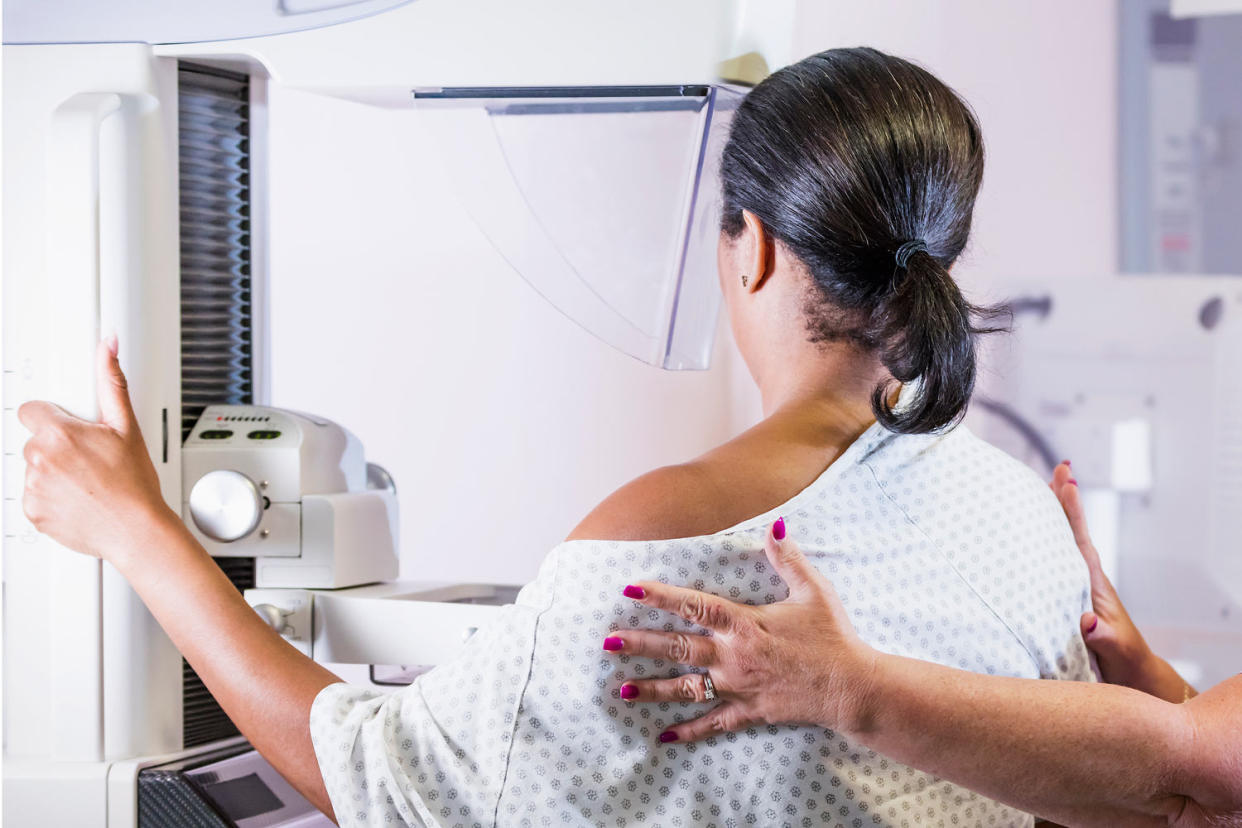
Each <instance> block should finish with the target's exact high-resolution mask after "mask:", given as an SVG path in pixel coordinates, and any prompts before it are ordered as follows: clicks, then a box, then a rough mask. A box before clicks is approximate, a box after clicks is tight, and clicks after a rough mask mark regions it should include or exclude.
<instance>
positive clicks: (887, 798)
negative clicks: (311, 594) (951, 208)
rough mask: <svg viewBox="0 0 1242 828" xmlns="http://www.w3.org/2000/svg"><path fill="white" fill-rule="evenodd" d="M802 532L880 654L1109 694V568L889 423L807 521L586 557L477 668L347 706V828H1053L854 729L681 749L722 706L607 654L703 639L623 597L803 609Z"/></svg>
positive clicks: (481, 637)
mask: <svg viewBox="0 0 1242 828" xmlns="http://www.w3.org/2000/svg"><path fill="white" fill-rule="evenodd" d="M778 515H784V516H785V519H786V523H787V526H788V531H789V534H790V536H791V537H793V538H794V539H795V540H797V541H798V543H799V544H800V545H801V546H802V548H803V550H804V551H805V552H806V553H807V555H809V556H810V558H811V560H812V561H814V563H815V564H816V566H818V567H819V569H820V570H821V571H822V572H823V573H824V574H825V575H826V576H827V577H828V578H829V579H830V580H831V581H832V583H833V584H834V585H835V586H836V589H837V590H838V592H839V593H840V596H841V600H842V601H843V602H844V604H845V606H846V608H847V609H848V611H849V614H850V618H851V620H852V621H853V623H854V625H855V627H856V628H857V630H858V633H859V634H860V635H861V636H862V638H863V639H864V640H866V641H867V642H869V643H870V644H871V645H872V646H874V647H875V648H877V649H879V650H882V651H885V652H889V653H897V654H901V655H906V656H913V657H915V658H920V659H925V660H929V661H934V662H938V663H940V664H944V665H948V666H950V667H958V668H962V669H965V670H973V671H976V672H981V673H989V674H994V675H1004V676H1021V677H1026V678H1037V677H1038V678H1045V679H1064V680H1075V681H1092V680H1094V675H1093V671H1092V666H1091V664H1090V659H1089V656H1088V654H1087V651H1086V649H1085V646H1084V644H1083V641H1082V638H1081V636H1080V634H1079V626H1078V619H1079V616H1080V615H1081V613H1082V612H1084V611H1085V610H1087V609H1089V608H1090V594H1089V585H1088V576H1087V571H1086V567H1085V565H1084V563H1083V561H1082V559H1081V557H1080V556H1079V554H1078V552H1077V550H1076V548H1075V546H1074V542H1073V538H1072V536H1071V533H1070V531H1069V527H1068V525H1067V523H1066V520H1065V517H1064V516H1063V514H1062V512H1061V509H1060V506H1059V505H1058V504H1057V502H1056V500H1055V498H1054V497H1053V496H1052V494H1051V493H1050V492H1049V490H1048V487H1047V486H1046V485H1045V484H1044V483H1043V481H1041V480H1039V479H1038V478H1037V477H1036V475H1035V474H1034V473H1032V472H1031V471H1030V470H1029V469H1027V468H1026V467H1024V466H1022V465H1021V464H1019V463H1018V462H1016V461H1015V460H1013V459H1012V458H1010V457H1008V456H1006V455H1004V454H1003V453H1001V452H1000V451H998V450H997V449H995V448H993V447H991V446H989V445H988V444H986V443H984V442H982V441H981V440H979V439H977V438H976V437H974V436H973V435H972V434H971V433H970V432H969V431H968V430H967V429H966V428H965V427H958V428H957V429H955V430H953V431H951V432H949V433H947V434H941V435H917V436H912V435H896V434H892V433H890V432H887V431H885V430H883V429H882V428H880V427H879V426H878V425H877V426H873V427H872V428H871V429H869V430H868V431H866V432H865V433H864V434H863V435H862V436H861V437H860V438H859V439H858V440H857V441H856V442H855V443H854V444H853V445H851V446H850V448H849V449H848V450H847V451H846V452H845V453H844V454H843V455H842V456H841V457H840V458H839V459H838V460H837V461H836V462H835V463H833V464H832V466H831V467H829V468H828V469H827V470H826V471H825V472H824V473H823V474H822V475H821V476H820V477H819V478H818V479H817V480H816V481H815V482H814V483H813V484H811V485H810V486H809V487H808V488H806V489H805V490H804V491H802V492H801V493H799V494H798V495H796V496H795V497H793V498H792V499H791V500H790V501H788V502H787V503H785V504H784V505H782V506H780V507H779V508H777V509H774V510H773V511H772V512H770V513H768V514H764V515H760V516H758V517H755V518H754V519H752V520H749V521H746V522H744V523H742V524H739V525H738V526H736V527H733V528H732V529H729V530H727V531H722V532H719V533H717V534H714V535H709V536H704V537H696V538H685V539H678V540H663V541H650V542H617V541H589V540H579V541H569V542H566V543H562V544H561V545H559V546H557V547H556V548H555V549H553V550H552V552H551V553H550V554H549V555H548V557H547V559H546V560H545V561H544V563H543V565H542V567H541V569H540V571H539V575H538V577H537V578H536V579H535V580H534V581H533V582H532V583H531V584H529V585H528V586H526V587H525V588H524V589H523V590H522V591H521V593H520V595H519V596H518V598H517V602H516V603H515V604H514V605H512V606H509V607H506V608H504V609H503V610H502V611H501V612H500V614H499V616H498V620H496V621H495V622H494V623H492V624H491V625H489V626H487V627H485V628H483V629H481V630H480V631H479V632H478V633H476V634H475V636H474V637H473V638H472V639H471V640H470V642H469V643H468V644H467V645H466V647H465V648H464V651H463V652H462V653H461V655H460V656H459V657H458V658H456V659H455V660H453V661H452V662H449V663H446V664H443V665H441V666H439V667H437V668H436V669H434V670H432V671H430V672H429V673H427V674H424V675H423V676H420V677H419V678H418V680H417V681H415V682H414V683H413V684H412V685H411V686H409V687H408V688H403V689H401V690H399V691H397V692H395V693H392V694H391V695H388V694H384V693H381V692H379V691H376V690H373V689H366V688H357V687H350V686H348V685H345V684H334V685H331V686H329V687H326V688H324V690H323V691H322V692H321V693H320V694H319V696H318V697H317V698H316V699H315V702H314V705H313V707H312V710H311V720H310V728H311V735H312V739H313V741H314V745H315V751H316V755H317V757H318V759H319V766H320V769H321V771H322V773H323V776H324V781H325V784H326V787H327V791H328V794H329V796H330V797H331V800H332V804H333V807H334V808H335V811H336V815H337V818H338V819H339V821H340V824H341V825H342V826H361V825H401V824H409V825H435V826H494V825H496V826H525V825H532V826H541V825H607V826H614V825H616V826H639V825H661V826H665V825H667V826H701V825H721V826H744V825H759V826H776V825H790V826H812V825H815V826H818V825H841V826H851V828H860V827H861V826H864V825H866V826H872V825H891V826H951V825H953V826H974V825H984V826H991V825H995V826H1001V825H1004V826H1010V825H1030V824H1031V822H1032V820H1031V817H1029V816H1027V815H1025V814H1022V813H1020V812H1018V811H1015V810H1013V809H1011V808H1008V807H1005V806H1002V805H999V804H997V803H995V802H992V801H990V800H988V799H986V798H984V797H982V796H979V795H977V794H974V793H972V792H970V791H967V790H965V789H963V788H960V787H957V786H955V785H952V784H949V783H947V782H944V781H942V780H939V779H937V778H936V777H934V776H931V775H929V774H926V773H922V772H919V771H916V770H913V769H911V768H908V767H906V766H904V765H901V764H898V763H897V762H894V761H891V760H889V759H887V758H885V757H883V756H881V755H879V754H877V753H875V752H874V751H871V750H868V749H867V748H865V747H863V746H861V745H859V744H858V743H856V742H855V741H853V740H852V739H851V738H849V737H847V736H845V735H842V734H839V733H834V732H833V731H831V730H824V729H822V728H817V727H810V726H761V727H752V728H750V729H748V730H745V731H742V732H738V733H731V734H727V735H723V736H718V737H714V738H710V739H707V740H705V741H703V742H699V743H694V744H680V743H672V744H661V743H659V742H658V741H657V736H658V735H659V734H660V732H661V731H663V730H664V729H665V728H667V727H668V726H669V725H670V724H673V723H674V722H678V721H682V720H684V719H688V718H692V717H694V716H696V715H698V714H700V713H702V712H703V711H704V710H706V709H708V708H709V707H710V705H701V704H690V703H667V704H632V703H628V702H625V701H622V700H621V699H620V697H619V695H618V690H619V688H620V686H621V683H622V680H623V679H626V678H644V677H653V676H669V675H674V674H676V673H678V672H679V670H680V668H679V667H678V666H677V665H674V664H671V663H667V662H664V661H660V660H654V659H646V658H638V657H633V656H626V655H617V654H611V653H606V652H603V651H602V650H601V642H602V641H603V639H604V637H605V636H607V635H609V634H611V633H613V632H614V631H616V630H619V629H625V628H649V629H664V630H695V631H698V632H702V630H698V629H697V628H694V627H692V626H691V625H689V624H688V623H685V622H683V621H681V620H680V619H677V618H673V617H670V616H669V615H667V614H664V613H660V612H656V611H653V610H650V609H648V608H646V607H643V606H642V605H640V604H638V603H636V602H634V601H630V600H628V599H626V598H624V597H623V596H622V595H621V589H622V587H623V586H624V585H625V584H628V583H632V582H634V581H638V580H645V579H651V580H660V581H664V582H667V583H670V584H677V585H684V586H690V587H694V588H696V589H702V590H707V591H708V592H712V593H715V594H717V595H721V596H724V597H726V598H729V599H731V600H734V601H742V602H746V603H751V604H760V603H770V602H773V601H779V600H781V599H783V598H785V597H786V596H787V594H788V589H787V587H786V586H785V584H784V583H783V582H782V581H781V580H780V578H779V577H777V576H776V574H775V573H774V572H773V570H772V568H771V567H770V566H769V565H768V563H767V560H766V558H765V555H764V551H763V544H764V539H765V536H766V532H767V528H768V526H769V524H770V523H771V521H772V520H774V519H775V518H776V517H777V516H778ZM416 634H418V633H417V632H416V631H411V635H416Z"/></svg>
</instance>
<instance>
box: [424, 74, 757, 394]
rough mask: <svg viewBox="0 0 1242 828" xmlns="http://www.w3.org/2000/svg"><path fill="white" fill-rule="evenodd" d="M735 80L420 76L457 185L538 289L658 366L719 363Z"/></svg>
mask: <svg viewBox="0 0 1242 828" xmlns="http://www.w3.org/2000/svg"><path fill="white" fill-rule="evenodd" d="M741 99H742V92H741V90H739V89H736V88H733V87H727V86H703V85H700V86H658V87H656V86H641V87H614V86H608V87H522V88H517V87H513V88H473V87H472V88H456V89H450V88H443V89H427V90H421V89H420V90H416V91H415V92H414V100H415V105H416V107H417V108H418V109H419V110H420V122H422V123H423V124H425V125H426V126H427V127H428V128H430V129H432V130H433V131H434V133H435V136H436V138H437V143H438V144H439V145H440V148H441V151H442V153H443V157H444V160H445V161H446V162H447V164H448V167H449V171H450V175H451V176H452V179H453V183H454V185H455V187H456V189H457V192H458V194H459V196H460V197H461V199H462V201H463V202H464V206H465V208H466V210H467V212H468V213H469V214H470V216H471V217H472V219H473V220H474V222H475V223H476V224H477V225H478V227H479V229H480V230H481V231H482V232H483V234H484V235H485V236H486V237H487V239H488V240H489V241H490V242H491V244H492V245H493V246H494V247H495V248H496V250H497V251H498V252H499V253H500V255H501V256H503V257H504V259H505V260H506V261H508V262H509V264H510V265H511V266H512V267H513V268H514V270H516V271H517V272H518V274H519V275H521V276H522V278H523V279H525V280H526V281H527V282H528V283H529V284H530V286H531V287H533V288H534V289H535V290H536V291H537V292H538V293H539V294H540V295H541V296H543V297H544V298H545V299H547V300H548V301H549V302H551V303H552V304H553V305H554V306H555V307H556V308H557V309H558V310H560V311H561V312H562V313H563V314H565V315H566V316H568V317H569V318H570V319H572V320H573V321H575V322H577V323H578V324H579V325H581V326H582V327H583V328H585V329H586V330H587V331H589V332H590V333H592V334H594V335H595V336H597V337H599V338H600V339H602V340H603V341H604V342H607V343H608V344H609V345H612V346H613V347H615V348H617V349H619V350H621V351H622V352H624V353H626V354H629V355H630V356H632V357H635V358H636V359H640V360H642V361H643V362H646V363H649V364H651V365H655V366H658V367H662V368H669V369H691V368H699V369H701V368H707V367H708V365H709V364H710V361H711V351H712V343H713V339H714V337H715V332H716V318H717V315H718V312H719V309H720V288H719V284H718V282H717V277H716V245H717V241H718V238H719V234H720V186H719V163H720V154H721V150H722V149H723V148H724V144H725V142H726V140H727V139H728V129H729V123H730V122H731V120H732V115H733V112H734V110H735V109H736V108H737V105H738V103H739V102H740V101H741Z"/></svg>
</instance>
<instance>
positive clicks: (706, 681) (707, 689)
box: [703, 673, 716, 701]
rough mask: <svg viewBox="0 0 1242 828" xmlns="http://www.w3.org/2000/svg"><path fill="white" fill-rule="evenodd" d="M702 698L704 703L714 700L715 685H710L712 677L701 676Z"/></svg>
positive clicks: (705, 674)
mask: <svg viewBox="0 0 1242 828" xmlns="http://www.w3.org/2000/svg"><path fill="white" fill-rule="evenodd" d="M703 698H704V700H706V701H715V700H716V685H714V684H712V677H711V676H709V675H708V674H707V673H704V674H703Z"/></svg>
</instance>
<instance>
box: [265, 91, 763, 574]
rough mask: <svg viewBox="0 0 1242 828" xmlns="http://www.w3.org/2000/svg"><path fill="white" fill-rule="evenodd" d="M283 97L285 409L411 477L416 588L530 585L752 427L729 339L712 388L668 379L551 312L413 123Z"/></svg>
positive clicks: (279, 269)
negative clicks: (591, 525) (631, 497)
mask: <svg viewBox="0 0 1242 828" xmlns="http://www.w3.org/2000/svg"><path fill="white" fill-rule="evenodd" d="M270 91H271V94H270V122H271V134H270V140H271V152H270V157H271V192H272V205H271V215H272V226H271V278H270V290H271V297H270V298H271V302H270V306H271V309H272V313H271V330H270V340H271V376H272V380H271V402H272V403H273V404H275V405H279V406H287V407H291V408H301V409H305V410H308V411H313V412H316V413H319V414H322V415H324V416H327V417H330V418H332V419H335V420H337V421H338V422H340V423H341V424H343V425H345V426H346V427H347V428H350V429H351V430H353V431H354V432H355V433H356V434H358V436H359V437H360V438H361V439H362V441H363V444H364V445H365V446H366V449H367V453H368V456H369V459H371V460H373V461H375V462H379V463H380V464H382V465H384V466H385V467H387V468H388V469H389V471H391V472H392V473H393V475H394V477H395V478H396V481H397V487H398V494H399V499H400V503H401V534H402V559H403V560H402V577H405V578H418V579H471V580H488V581H495V582H510V583H514V582H516V583H520V582H524V581H525V580H527V579H529V578H530V577H531V576H532V575H533V574H534V571H535V568H536V567H537V565H538V563H539V561H540V560H541V559H542V557H543V555H544V554H545V553H546V552H547V551H548V550H549V549H550V548H551V547H552V546H553V545H555V544H556V543H557V542H559V541H560V540H561V539H563V538H564V536H565V535H566V534H567V533H568V532H569V531H570V530H571V529H572V528H573V527H574V525H575V524H576V523H577V522H578V521H579V520H581V519H582V517H583V516H584V515H585V514H586V513H587V511H589V510H590V509H591V508H592V507H593V506H594V505H595V504H596V503H597V502H598V501H599V500H600V499H602V498H603V497H605V496H606V495H607V494H609V493H610V492H611V491H613V490H614V489H615V488H616V487H618V486H619V485H621V484H622V483H624V482H626V481H627V480H629V479H631V478H633V477H634V476H636V475H638V474H641V473H643V472H645V471H648V470H650V469H652V468H654V467H656V466H659V465H664V464H668V463H674V462H679V461H683V460H687V459H689V458H691V457H693V456H694V455H696V454H698V453H700V452H702V451H704V450H706V449H708V448H710V447H712V446H714V445H716V444H718V443H720V442H721V441H723V440H724V439H726V438H727V437H729V436H731V435H732V434H733V433H735V432H736V431H737V430H738V429H739V427H740V425H741V424H742V422H743V421H745V419H746V418H747V417H748V416H750V414H751V412H752V411H753V409H750V410H748V409H747V405H748V403H749V402H750V401H751V398H749V397H748V396H747V395H746V392H745V391H742V392H736V388H737V385H736V383H738V382H740V383H741V384H742V386H743V387H744V386H745V384H746V382H747V380H746V379H745V376H744V372H743V373H741V374H739V373H738V372H737V371H736V370H735V366H733V365H732V345H731V343H730V341H729V340H728V338H727V334H724V335H722V336H720V337H719V338H718V342H717V348H716V358H715V367H714V368H713V370H711V371H709V372H664V371H660V370H657V369H655V368H652V367H649V366H647V365H644V364H641V363H639V362H637V361H635V360H633V359H631V358H629V357H627V356H624V355H622V354H620V353H619V352H617V351H614V350H613V349H611V348H610V347H608V346H606V345H604V344H603V343H601V342H599V341H598V340H596V339H595V338H594V337H592V336H590V335H589V334H587V333H585V332H584V331H583V330H582V329H580V328H579V327H578V326H577V325H576V324H574V323H573V322H571V321H569V320H568V319H566V318H565V317H564V316H562V315H561V314H560V313H559V312H558V311H557V310H555V309H554V308H553V307H552V306H551V305H549V304H548V303H547V302H545V301H544V300H543V299H542V298H540V297H539V296H538V295H537V294H536V293H535V292H534V291H533V290H532V289H531V288H530V287H529V286H528V285H527V284H526V283H525V282H524V281H523V280H522V279H521V278H519V277H518V276H517V275H516V273H515V272H514V271H513V270H512V269H510V267H509V266H508V265H507V264H506V263H505V262H504V261H503V260H502V259H501V258H500V257H499V256H498V255H497V254H496V253H495V251H494V250H493V249H492V248H491V246H490V245H489V244H488V242H487V241H486V239H485V238H484V237H483V236H482V235H481V234H480V233H479V232H478V231H477V230H476V229H475V227H474V225H473V224H472V222H471V221H470V219H469V218H468V217H467V216H466V214H465V213H464V212H463V210H462V208H461V207H460V206H459V204H458V202H457V201H456V200H455V198H454V196H453V193H452V191H451V183H452V182H451V179H450V178H449V177H448V176H447V175H446V172H445V170H443V169H441V165H440V164H439V163H438V158H437V150H436V145H435V143H434V142H433V141H432V139H431V136H430V135H425V134H424V133H423V131H422V129H420V127H419V125H418V123H417V121H416V117H415V116H414V114H413V113H412V112H411V111H409V110H391V109H377V108H372V107H367V106H363V105H361V104H357V103H352V102H348V101H342V100H337V99H333V98H324V97H320V96H317V95H312V94H309V93H305V92H299V91H291V90H288V89H285V88H282V87H280V86H278V85H275V84H274V85H273V86H272V88H271V90H270ZM735 396H736V397H737V398H738V401H737V402H735ZM735 412H739V413H735Z"/></svg>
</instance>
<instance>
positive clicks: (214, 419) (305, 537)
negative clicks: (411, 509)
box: [181, 405, 398, 589]
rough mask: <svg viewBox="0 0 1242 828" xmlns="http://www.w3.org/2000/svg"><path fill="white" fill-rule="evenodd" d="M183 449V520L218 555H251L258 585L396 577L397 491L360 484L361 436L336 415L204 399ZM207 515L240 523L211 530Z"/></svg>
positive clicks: (323, 585)
mask: <svg viewBox="0 0 1242 828" xmlns="http://www.w3.org/2000/svg"><path fill="white" fill-rule="evenodd" d="M181 458H182V459H181V474H182V492H183V496H184V501H183V504H182V517H183V518H184V520H185V523H186V526H188V527H189V528H190V532H192V533H193V534H194V536H195V537H196V538H198V540H199V541H200V542H201V543H202V544H203V546H204V547H205V548H206V549H207V551H208V552H209V553H211V554H212V555H214V556H216V557H248V558H249V557H253V558H254V559H255V583H256V586H258V587H260V588H272V587H297V588H318V589H332V588H337V587H346V586H357V585H359V584H365V583H373V582H376V581H386V580H391V579H393V578H396V577H397V568H398V558H397V500H396V493H395V491H394V490H393V489H392V488H376V489H368V488H367V463H366V459H365V457H364V455H363V450H362V443H360V442H359V441H358V438H357V437H355V436H354V435H353V434H352V433H350V432H349V431H347V430H346V429H344V428H342V427H341V426H339V425H337V424H336V423H333V422H331V421H329V420H325V419H323V418H321V417H315V416H312V415H309V414H299V413H296V412H293V411H285V410H283V409H279V408H269V407H266V406H253V405H213V406H208V407H207V409H206V410H204V411H203V414H202V415H201V416H200V417H199V420H198V423H197V424H196V425H195V426H194V429H193V430H192V431H191V432H190V436H189V437H188V438H187V439H186V441H185V445H184V446H183V447H182V454H181ZM220 473H224V476H222V475H221V474H220ZM221 480H223V482H222V483H221V482H219V481H221ZM248 492H253V493H254V494H255V495H256V497H255V502H254V503H252V502H250V501H249V499H248V497H247V493H248ZM230 495H236V496H232V497H230ZM251 509H254V512H253V513H251V512H250V510H251ZM213 519H216V520H222V521H232V522H233V525H240V526H241V527H242V529H243V530H245V531H240V530H239V532H237V533H235V534H238V535H239V536H237V537H235V538H233V539H229V538H231V537H232V535H230V534H224V533H221V532H218V531H214V532H213V529H212V527H213V525H216V524H213V522H212V521H213ZM222 535H223V536H222Z"/></svg>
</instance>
